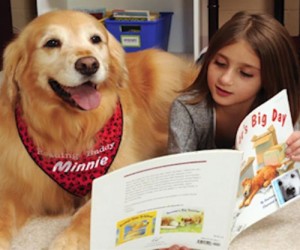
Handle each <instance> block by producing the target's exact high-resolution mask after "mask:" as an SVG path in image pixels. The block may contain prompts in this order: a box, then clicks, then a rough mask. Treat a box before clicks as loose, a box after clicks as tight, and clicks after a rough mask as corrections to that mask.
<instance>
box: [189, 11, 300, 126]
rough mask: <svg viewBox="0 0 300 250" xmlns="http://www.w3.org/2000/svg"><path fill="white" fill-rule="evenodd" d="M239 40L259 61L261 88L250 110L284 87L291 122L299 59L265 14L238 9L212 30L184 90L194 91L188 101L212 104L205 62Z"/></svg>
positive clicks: (297, 100)
mask: <svg viewBox="0 0 300 250" xmlns="http://www.w3.org/2000/svg"><path fill="white" fill-rule="evenodd" d="M241 39H243V40H245V41H247V42H248V43H249V44H250V46H251V47H252V49H253V50H254V51H255V53H256V55H257V56H258V57H259V59H260V62H261V81H262V88H261V90H260V92H259V93H258V95H257V98H256V100H255V101H254V103H253V105H252V108H251V110H252V109H254V108H255V107H257V106H258V105H260V104H261V103H263V102H265V101H266V100H268V99H269V98H271V97H272V96H274V95H275V94H277V93H278V92H280V91H281V90H282V89H287V92H288V97H289V103H290V108H291V115H292V120H293V122H294V123H295V122H296V121H297V119H298V116H299V112H300V76H299V75H300V73H299V58H298V57H297V53H296V49H295V44H294V43H293V40H292V38H291V37H290V35H289V33H288V31H287V30H286V29H285V28H284V27H283V26H282V25H281V24H280V23H279V22H278V21H277V20H276V19H275V18H273V17H272V16H269V15H268V14H262V13H261V14H250V13H247V12H244V11H242V12H238V13H236V14H235V15H234V16H233V17H232V18H231V19H230V20H229V21H227V22H226V23H225V24H224V25H223V26H222V27H221V28H220V29H219V30H218V31H217V32H216V33H215V35H214V36H213V37H212V39H211V41H210V43H209V47H208V50H207V52H206V54H205V56H204V59H203V64H202V69H201V72H200V73H199V75H198V77H197V79H196V80H195V82H194V83H193V84H192V85H191V86H190V87H189V88H188V89H187V90H186V91H191V90H193V91H196V94H195V96H194V98H193V99H192V100H191V102H190V103H191V104H192V103H197V102H200V101H202V100H203V99H204V98H207V100H208V103H209V105H213V100H212V97H211V95H210V91H209V88H208V84H207V69H208V65H209V63H210V62H211V60H212V59H213V58H214V56H215V55H216V53H217V52H218V51H219V50H220V49H222V48H223V47H225V46H227V45H230V44H233V43H235V42H237V41H238V40H241ZM251 110H249V112H250V111H251Z"/></svg>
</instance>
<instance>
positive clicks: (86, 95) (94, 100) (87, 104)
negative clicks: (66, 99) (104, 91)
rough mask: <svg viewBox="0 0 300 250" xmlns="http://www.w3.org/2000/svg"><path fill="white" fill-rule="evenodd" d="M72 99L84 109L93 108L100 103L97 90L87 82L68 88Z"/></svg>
mask: <svg viewBox="0 0 300 250" xmlns="http://www.w3.org/2000/svg"><path fill="white" fill-rule="evenodd" d="M69 93H70V94H71V96H72V99H73V100H74V101H75V102H76V103H77V105H78V106H79V107H81V108H82V109H84V110H91V109H95V108H97V107H98V106H99V104H100V94H99V92H98V91H97V90H96V89H95V88H93V87H92V86H90V85H88V84H83V85H81V86H78V87H76V88H72V89H70V90H69Z"/></svg>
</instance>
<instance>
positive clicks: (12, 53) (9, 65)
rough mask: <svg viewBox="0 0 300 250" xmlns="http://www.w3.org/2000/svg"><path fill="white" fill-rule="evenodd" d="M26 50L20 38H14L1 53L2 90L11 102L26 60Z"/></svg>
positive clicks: (13, 99) (15, 93) (16, 91)
mask: <svg viewBox="0 0 300 250" xmlns="http://www.w3.org/2000/svg"><path fill="white" fill-rule="evenodd" d="M26 57H27V52H26V49H25V46H24V44H23V43H22V41H20V38H16V39H15V40H13V41H12V42H10V43H9V44H8V46H7V47H6V48H5V50H4V54H3V73H4V78H3V85H4V91H6V92H7V96H8V98H9V100H10V102H11V103H14V102H15V99H16V96H17V93H18V82H19V81H20V74H21V72H22V71H23V69H24V67H25V63H26V61H27V59H26Z"/></svg>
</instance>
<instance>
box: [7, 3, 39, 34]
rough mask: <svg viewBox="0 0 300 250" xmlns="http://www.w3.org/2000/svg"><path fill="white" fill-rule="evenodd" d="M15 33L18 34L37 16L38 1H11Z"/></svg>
mask: <svg viewBox="0 0 300 250" xmlns="http://www.w3.org/2000/svg"><path fill="white" fill-rule="evenodd" d="M10 2H11V10H12V22H13V31H14V33H18V32H19V31H20V30H21V29H22V28H23V27H24V26H25V25H26V24H27V23H28V22H30V21H31V20H32V19H33V18H34V17H35V16H36V0H21V1H20V0H11V1H10Z"/></svg>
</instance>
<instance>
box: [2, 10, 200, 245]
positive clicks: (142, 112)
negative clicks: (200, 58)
mask: <svg viewBox="0 0 300 250" xmlns="http://www.w3.org/2000/svg"><path fill="white" fill-rule="evenodd" d="M198 71H199V70H198V67H197V66H196V65H195V64H194V63H193V62H192V61H188V60H186V59H183V58H182V57H177V56H174V55H173V54H171V53H167V52H163V51H160V50H156V49H149V50H145V51H140V52H135V53H128V54H125V53H124V50H123V48H122V47H121V45H120V44H119V42H117V40H116V39H114V37H113V36H112V35H111V34H109V32H108V31H107V30H106V29H105V28H104V26H103V25H102V24H101V23H100V22H99V21H98V20H97V19H95V18H94V17H92V16H91V15H89V14H86V13H83V12H77V11H68V10H64V11H54V12H49V13H46V14H44V15H42V16H39V17H38V18H36V19H35V20H33V21H32V22H31V23H30V24H29V25H28V26H27V27H25V28H24V30H23V31H22V32H21V33H20V34H19V36H18V37H17V38H16V39H15V40H14V41H12V42H11V43H10V44H9V45H8V47H7V48H6V50H5V53H4V69H3V75H4V78H3V83H2V85H1V89H0V91H1V93H0V102H1V111H0V121H1V122H0V152H1V154H0V249H1V250H3V249H9V246H10V242H11V239H12V238H13V237H14V235H15V234H16V233H17V232H18V229H20V227H21V226H22V225H24V223H26V221H27V220H28V219H29V218H30V217H32V216H43V215H57V214H67V213H72V214H73V213H74V216H73V217H72V218H73V219H72V222H71V224H70V226H68V227H67V228H66V229H65V231H63V232H62V233H61V234H60V235H59V236H58V237H57V238H56V239H55V240H54V241H53V243H52V244H51V246H50V248H49V249H72V250H75V249H80V250H83V249H89V219H90V202H89V198H90V191H91V182H92V180H93V179H94V178H97V177H99V176H101V175H103V174H105V173H107V172H109V171H113V170H116V169H118V168H121V167H123V166H126V165H128V164H131V163H134V162H137V161H141V160H145V159H148V158H152V157H156V156H159V155H163V154H165V153H166V145H167V132H168V112H169V107H170V103H171V102H172V101H173V99H174V98H175V97H176V96H177V95H178V91H179V90H181V89H182V88H185V87H187V86H188V85H189V84H190V83H191V82H192V81H193V79H194V78H195V77H196V75H197V74H198ZM103 202H105V201H103Z"/></svg>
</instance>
